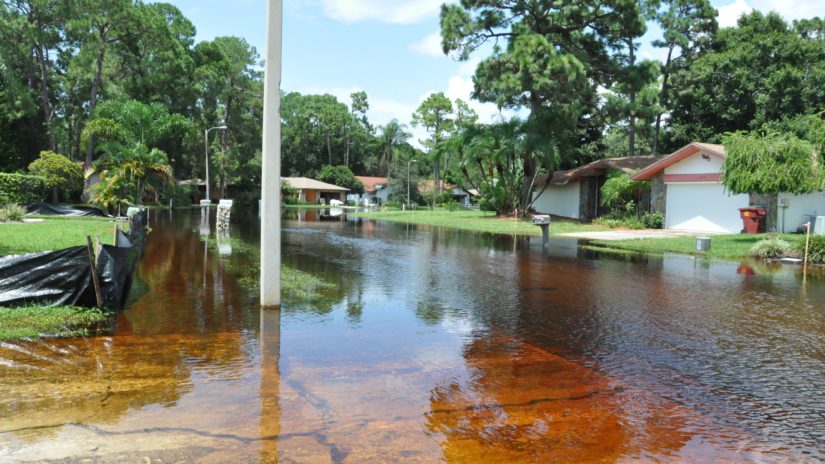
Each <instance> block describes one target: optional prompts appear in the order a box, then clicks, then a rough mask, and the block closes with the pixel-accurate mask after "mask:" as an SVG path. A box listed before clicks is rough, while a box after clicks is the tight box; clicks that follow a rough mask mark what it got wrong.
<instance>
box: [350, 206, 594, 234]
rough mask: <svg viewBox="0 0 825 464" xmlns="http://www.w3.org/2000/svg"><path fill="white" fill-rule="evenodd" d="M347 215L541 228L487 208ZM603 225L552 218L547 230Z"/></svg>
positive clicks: (524, 230)
mask: <svg viewBox="0 0 825 464" xmlns="http://www.w3.org/2000/svg"><path fill="white" fill-rule="evenodd" d="M351 215H352V216H356V217H363V218H368V219H376V220H381V221H391V222H403V223H409V224H423V225H428V226H436V227H448V228H452V229H460V230H469V231H474V232H487V233H491V234H510V235H541V228H539V227H537V226H534V225H533V224H532V223H531V222H530V220H529V219H520V218H519V219H515V218H513V217H512V216H509V217H498V216H496V215H495V213H493V212H489V211H478V210H457V211H448V210H445V209H443V210H439V209H437V210H434V211H433V210H415V211H370V212H361V213H354V214H351ZM603 229H605V227H604V226H599V225H592V224H583V223H580V222H577V221H573V220H564V219H555V218H554V220H553V221H551V223H550V233H551V234H562V233H566V232H581V231H592V230H603Z"/></svg>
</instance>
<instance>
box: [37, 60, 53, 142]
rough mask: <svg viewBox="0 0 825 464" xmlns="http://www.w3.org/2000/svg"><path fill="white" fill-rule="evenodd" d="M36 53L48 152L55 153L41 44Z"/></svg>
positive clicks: (44, 61) (50, 106) (46, 66)
mask: <svg viewBox="0 0 825 464" xmlns="http://www.w3.org/2000/svg"><path fill="white" fill-rule="evenodd" d="M35 53H37V61H39V62H40V105H41V106H42V107H43V117H44V125H45V126H46V136H47V137H48V138H49V150H51V151H56V149H57V147H56V146H55V142H54V131H52V116H54V111H52V105H51V102H49V82H48V78H49V71H48V63H47V60H48V54H47V52H46V51H45V50H44V49H43V45H42V44H37V46H36V47H35Z"/></svg>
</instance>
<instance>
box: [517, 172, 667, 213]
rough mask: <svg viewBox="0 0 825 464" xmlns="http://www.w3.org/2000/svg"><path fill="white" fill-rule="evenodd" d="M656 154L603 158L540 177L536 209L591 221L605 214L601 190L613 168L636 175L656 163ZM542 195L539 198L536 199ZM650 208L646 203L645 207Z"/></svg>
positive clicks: (540, 211)
mask: <svg viewBox="0 0 825 464" xmlns="http://www.w3.org/2000/svg"><path fill="white" fill-rule="evenodd" d="M657 159H658V158H657V157H656V156H633V157H624V158H603V159H600V160H596V161H593V162H592V163H589V164H585V165H584V166H579V167H577V168H575V169H569V170H567V171H556V172H554V173H553V175H552V176H551V177H550V178H549V179H548V177H547V176H543V177H539V178H537V179H536V182H535V186H534V187H533V198H535V199H536V200H535V202H534V203H533V209H534V210H535V211H536V212H537V213H544V214H553V215H556V216H562V217H568V218H572V219H581V220H585V221H586V220H590V219H593V218H596V217H599V216H601V214H602V213H603V212H604V211H603V209H602V208H601V207H600V205H599V203H600V199H599V190H600V189H601V188H602V185H604V182H605V180H607V175H608V174H609V173H610V172H611V171H619V172H624V173H627V174H632V173H634V172H636V171H638V170H639V169H643V168H645V167H647V166H649V165H651V164H653V163H655V162H656V160H657ZM536 197H538V198H536ZM643 207H644V208H646V205H644V206H643Z"/></svg>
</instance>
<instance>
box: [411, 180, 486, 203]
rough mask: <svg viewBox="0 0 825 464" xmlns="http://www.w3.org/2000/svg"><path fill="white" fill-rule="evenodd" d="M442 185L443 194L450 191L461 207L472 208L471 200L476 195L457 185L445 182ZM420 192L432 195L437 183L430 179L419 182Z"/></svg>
mask: <svg viewBox="0 0 825 464" xmlns="http://www.w3.org/2000/svg"><path fill="white" fill-rule="evenodd" d="M440 184H441V191H442V192H444V191H449V192H450V196H451V197H452V199H453V200H455V201H457V202H458V204H459V205H461V206H462V207H464V208H469V207H470V204H471V203H470V199H471V198H474V197H475V195H472V194H471V193H470V192H468V191H467V190H464V189H463V188H461V187H459V186H457V185H453V184H448V183H446V182H444V181H440ZM418 191H419V192H421V193H424V194H432V193H433V192H434V191H435V181H433V180H430V179H427V180H421V181H419V183H418Z"/></svg>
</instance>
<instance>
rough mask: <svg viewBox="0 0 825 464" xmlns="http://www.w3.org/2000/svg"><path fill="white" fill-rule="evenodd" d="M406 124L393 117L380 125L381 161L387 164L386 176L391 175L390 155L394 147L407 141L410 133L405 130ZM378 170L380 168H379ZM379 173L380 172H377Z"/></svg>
mask: <svg viewBox="0 0 825 464" xmlns="http://www.w3.org/2000/svg"><path fill="white" fill-rule="evenodd" d="M406 129H407V126H406V125H404V124H401V123H400V122H398V120H397V119H393V120H392V121H390V122H388V123H387V124H386V125H385V126H383V127H381V136H380V139H381V144H382V146H383V147H384V154H383V157H382V162H384V163H386V164H387V178H389V177H391V176H390V174H391V171H392V155H393V152H394V149H395V147H397V146H399V145H403V144H405V143H407V140H409V139H410V137H412V134H410V133H409V132H407V130H406ZM379 171H380V168H379ZM379 174H380V172H379Z"/></svg>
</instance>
